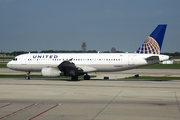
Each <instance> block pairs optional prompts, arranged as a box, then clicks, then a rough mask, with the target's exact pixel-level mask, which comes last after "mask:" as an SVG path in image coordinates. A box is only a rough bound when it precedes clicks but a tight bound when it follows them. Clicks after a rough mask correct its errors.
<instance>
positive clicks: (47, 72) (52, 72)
mask: <svg viewBox="0 0 180 120" xmlns="http://www.w3.org/2000/svg"><path fill="white" fill-rule="evenodd" d="M41 74H42V76H44V77H60V76H62V75H63V73H62V72H61V71H60V70H59V69H58V68H57V67H46V68H43V69H42V70H41Z"/></svg>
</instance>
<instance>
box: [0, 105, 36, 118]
mask: <svg viewBox="0 0 180 120" xmlns="http://www.w3.org/2000/svg"><path fill="white" fill-rule="evenodd" d="M34 105H35V103H34V104H32V105H29V106H27V107H25V108H22V109H19V110H17V111H15V112H13V113H11V114H8V115H6V116H4V117H1V118H0V120H1V119H4V118H6V117H8V116H11V115H13V114H15V113H18V112H20V111H22V110H25V109H27V108H29V107H32V106H34Z"/></svg>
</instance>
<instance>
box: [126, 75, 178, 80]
mask: <svg viewBox="0 0 180 120" xmlns="http://www.w3.org/2000/svg"><path fill="white" fill-rule="evenodd" d="M124 79H127V80H180V77H148V76H147V77H144V76H142V77H141V76H140V77H126V78H124Z"/></svg>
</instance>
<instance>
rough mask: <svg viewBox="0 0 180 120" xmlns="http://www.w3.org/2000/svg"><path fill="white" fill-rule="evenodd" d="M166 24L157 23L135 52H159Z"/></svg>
mask: <svg viewBox="0 0 180 120" xmlns="http://www.w3.org/2000/svg"><path fill="white" fill-rule="evenodd" d="M166 27H167V25H166V24H165V25H158V26H157V27H156V29H155V30H154V31H153V32H152V33H151V34H150V36H149V37H148V38H147V39H146V41H145V42H144V43H143V44H142V45H141V46H140V47H139V49H138V50H137V51H135V53H139V54H160V51H161V47H162V43H163V39H164V34H165V31H166Z"/></svg>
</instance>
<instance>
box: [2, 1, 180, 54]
mask: <svg viewBox="0 0 180 120" xmlns="http://www.w3.org/2000/svg"><path fill="white" fill-rule="evenodd" d="M158 24H167V29H166V34H165V37H164V42H163V46H162V49H161V52H171V53H173V52H180V39H179V38H180V0H0V52H13V51H39V52H40V51H42V50H81V45H82V42H86V45H87V50H97V51H110V50H111V48H112V47H115V48H116V50H118V51H124V52H133V51H136V50H137V49H138V48H139V47H140V45H141V44H142V43H143V42H144V41H145V40H146V38H147V37H148V36H149V35H150V34H151V32H152V31H153V30H154V29H155V28H156V26H157V25H158Z"/></svg>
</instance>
